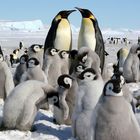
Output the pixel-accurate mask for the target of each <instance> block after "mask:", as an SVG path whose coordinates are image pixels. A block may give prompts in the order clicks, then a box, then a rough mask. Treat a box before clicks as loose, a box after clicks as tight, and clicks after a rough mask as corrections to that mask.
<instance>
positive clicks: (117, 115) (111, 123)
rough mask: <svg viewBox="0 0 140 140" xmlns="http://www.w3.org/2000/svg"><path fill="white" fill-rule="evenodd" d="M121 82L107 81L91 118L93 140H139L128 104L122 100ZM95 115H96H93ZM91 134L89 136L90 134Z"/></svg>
mask: <svg viewBox="0 0 140 140" xmlns="http://www.w3.org/2000/svg"><path fill="white" fill-rule="evenodd" d="M122 83H123V81H122V80H118V79H112V80H109V81H108V82H107V83H106V85H105V87H104V90H103V95H102V100H100V102H99V103H98V104H97V106H96V108H95V110H96V113H95V112H94V115H93V117H92V119H91V120H92V122H93V121H95V122H93V130H94V131H93V132H92V133H93V139H94V140H105V139H106V140H133V139H134V140H139V138H140V128H139V125H138V122H137V120H136V118H135V116H134V113H133V111H132V108H131V106H130V104H129V103H128V102H127V101H126V100H125V99H124V97H123V91H122V86H123V85H122ZM95 114H96V115H95ZM92 133H91V134H92Z"/></svg>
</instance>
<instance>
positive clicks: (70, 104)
mask: <svg viewBox="0 0 140 140" xmlns="http://www.w3.org/2000/svg"><path fill="white" fill-rule="evenodd" d="M58 85H59V86H58V88H57V91H58V93H59V95H60V100H61V102H62V103H63V106H64V107H65V108H67V109H66V110H68V112H67V114H64V112H63V110H62V109H60V108H58V107H55V106H54V118H55V121H56V123H58V124H66V125H71V123H72V114H73V111H74V106H75V97H76V93H77V89H78V84H77V81H76V80H75V79H74V78H72V77H71V76H69V75H67V74H63V75H61V76H60V77H59V78H58ZM64 95H65V96H64ZM65 112H66V111H65ZM63 116H66V118H67V119H64V118H63Z"/></svg>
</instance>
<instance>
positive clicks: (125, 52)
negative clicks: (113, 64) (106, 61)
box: [117, 48, 129, 73]
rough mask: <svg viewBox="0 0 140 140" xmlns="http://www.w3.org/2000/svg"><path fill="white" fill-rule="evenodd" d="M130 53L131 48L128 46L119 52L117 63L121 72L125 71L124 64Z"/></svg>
mask: <svg viewBox="0 0 140 140" xmlns="http://www.w3.org/2000/svg"><path fill="white" fill-rule="evenodd" d="M128 54H129V50H128V49H127V48H121V49H119V51H118V52H117V60H118V64H117V65H118V69H119V72H121V73H123V65H124V62H125V60H126V58H127V56H128Z"/></svg>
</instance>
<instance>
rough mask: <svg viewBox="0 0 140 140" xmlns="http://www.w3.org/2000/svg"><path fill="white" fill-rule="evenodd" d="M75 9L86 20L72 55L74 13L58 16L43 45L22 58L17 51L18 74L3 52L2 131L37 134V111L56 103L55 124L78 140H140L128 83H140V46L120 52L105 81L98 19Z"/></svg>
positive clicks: (0, 61)
mask: <svg viewBox="0 0 140 140" xmlns="http://www.w3.org/2000/svg"><path fill="white" fill-rule="evenodd" d="M76 9H77V10H78V11H80V13H81V15H82V22H81V28H80V32H79V37H78V49H77V50H72V36H71V34H72V33H71V28H70V23H69V21H68V16H69V15H70V14H71V13H72V12H74V11H75V10H65V11H60V12H59V13H58V14H57V15H56V16H55V17H54V19H53V21H52V25H51V27H50V30H49V32H48V34H47V37H46V40H45V43H44V45H40V44H33V45H31V46H30V47H29V48H28V49H26V50H25V51H23V52H22V55H21V56H20V58H19V59H17V58H18V57H17V52H16V51H14V52H13V53H14V54H15V55H16V57H14V56H13V57H11V59H10V62H11V65H13V63H17V62H18V65H17V67H16V70H15V73H14V75H12V73H11V71H10V68H9V67H8V65H7V63H6V61H5V60H4V56H3V52H2V49H1V48H0V83H1V85H0V97H1V98H2V99H4V109H3V121H2V125H1V129H4V130H5V129H18V130H22V131H27V130H34V128H33V123H34V119H35V117H36V114H37V112H38V110H39V109H45V110H46V111H47V110H48V109H49V105H50V104H53V114H54V122H55V123H57V124H66V125H71V126H72V134H73V137H74V138H76V139H78V140H139V139H140V127H139V124H138V122H137V120H136V118H135V115H134V113H135V111H136V108H135V103H134V102H136V99H135V98H134V97H133V95H132V93H131V92H130V91H129V90H128V88H127V85H126V82H139V66H140V65H139V58H140V55H139V51H140V49H139V48H140V46H133V47H132V48H131V49H130V51H128V53H127V51H126V50H124V49H121V50H120V51H119V52H118V53H117V57H118V64H117V65H114V75H112V77H109V78H110V80H109V81H107V82H105V79H104V77H103V75H104V74H105V66H104V65H105V54H106V52H105V47H104V42H103V37H102V33H101V31H100V28H99V25H98V22H97V19H96V18H95V16H94V15H93V14H92V13H91V11H89V10H88V9H82V8H77V7H76ZM20 46H22V44H21V43H20ZM21 48H22V47H20V49H21Z"/></svg>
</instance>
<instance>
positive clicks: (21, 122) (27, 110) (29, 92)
mask: <svg viewBox="0 0 140 140" xmlns="http://www.w3.org/2000/svg"><path fill="white" fill-rule="evenodd" d="M58 96H59V94H58V92H57V91H56V90H55V89H54V88H53V87H52V86H50V85H49V84H46V83H43V82H40V81H36V80H28V81H26V82H23V83H21V84H19V85H18V86H16V87H15V88H14V90H12V92H11V94H10V95H9V96H8V98H7V99H6V100H5V104H4V109H3V127H4V129H18V130H21V131H28V130H31V128H32V125H33V123H34V119H35V116H36V114H37V111H38V110H39V108H40V105H41V104H42V103H44V102H45V101H48V100H49V99H50V98H51V100H49V102H51V101H53V100H55V101H56V102H55V105H58V104H59V97H58ZM61 105H63V103H62V104H61ZM62 108H63V106H62ZM66 112H67V110H66Z"/></svg>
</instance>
